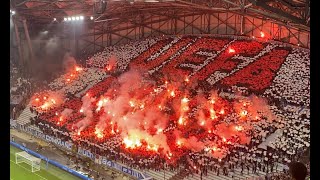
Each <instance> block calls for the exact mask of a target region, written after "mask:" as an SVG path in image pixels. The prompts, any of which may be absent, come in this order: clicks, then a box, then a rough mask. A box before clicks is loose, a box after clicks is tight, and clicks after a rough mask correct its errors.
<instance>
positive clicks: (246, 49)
mask: <svg viewBox="0 0 320 180" xmlns="http://www.w3.org/2000/svg"><path fill="white" fill-rule="evenodd" d="M290 48H291V47H284V46H283V45H281V44H276V43H261V42H256V41H248V40H243V39H241V40H236V39H228V38H214V37H192V36H186V37H168V38H163V39H151V40H150V39H149V40H145V41H141V42H134V43H130V44H127V45H125V46H118V47H108V48H106V49H105V50H104V51H102V52H101V53H97V54H96V55H94V56H93V57H92V58H90V59H89V60H88V61H87V63H88V64H89V66H91V67H99V68H105V66H106V65H107V64H108V60H109V59H110V57H111V56H112V55H115V56H116V57H117V68H119V69H120V70H122V71H124V70H127V68H131V69H133V68H138V69H139V68H140V69H146V70H148V73H149V74H150V75H151V77H152V78H153V79H154V80H155V81H156V83H157V85H158V88H160V89H161V88H162V89H163V86H165V84H164V85H163V77H165V78H166V79H170V78H172V81H174V80H176V79H174V78H173V75H176V77H177V76H179V77H185V79H184V81H185V83H182V84H179V85H178V87H177V89H179V90H177V91H176V94H175V96H176V98H177V99H179V98H182V97H183V93H181V94H178V93H179V92H184V91H186V90H190V91H189V92H188V93H189V94H191V96H192V97H196V96H197V95H198V94H201V93H208V92H209V90H210V89H212V88H213V86H215V88H218V89H219V92H220V91H221V92H228V93H229V95H227V97H225V98H222V97H219V98H221V99H222V100H221V102H223V103H222V104H224V103H225V104H224V105H223V106H222V107H223V108H224V111H225V115H223V114H224V113H221V117H220V115H219V120H220V121H223V122H225V123H227V124H232V122H234V121H235V119H239V118H241V117H240V116H239V114H237V113H235V110H234V109H232V108H230V104H231V103H233V102H236V101H238V99H237V98H235V96H234V95H235V94H237V95H238V96H240V97H241V96H248V95H250V94H252V93H254V94H258V95H262V96H264V97H265V98H266V99H267V100H268V104H269V105H268V107H269V109H270V111H271V112H272V114H273V116H268V115H266V114H263V113H258V114H257V116H258V117H257V116H255V117H250V118H251V119H255V118H257V119H259V120H248V121H247V122H246V124H245V123H244V124H243V125H245V127H252V128H250V130H249V131H245V135H244V136H245V137H247V136H248V137H250V141H249V143H247V144H246V143H239V141H240V139H239V136H238V137H230V138H228V139H226V138H221V135H219V134H217V133H216V132H213V130H212V131H211V130H210V129H209V130H208V129H205V128H201V125H200V128H198V129H193V128H191V127H188V126H186V127H184V128H179V129H180V130H181V129H182V131H183V132H185V133H186V134H185V136H187V137H192V136H195V137H196V138H197V139H202V140H203V142H205V141H206V140H210V141H212V142H214V143H215V144H216V145H217V147H214V149H213V147H210V148H211V149H210V148H204V149H202V150H198V151H194V150H192V148H186V147H181V146H180V145H179V144H178V145H177V144H176V138H175V137H174V136H173V135H172V133H173V131H174V130H175V129H177V128H178V127H177V126H178V124H177V123H175V121H177V119H178V118H179V117H175V116H171V118H173V119H172V120H171V121H169V123H168V126H167V127H166V128H165V129H163V133H164V134H166V137H167V142H168V145H169V147H170V150H171V153H172V154H174V155H172V154H171V153H169V154H163V153H159V152H157V151H152V150H150V149H148V148H150V147H148V148H146V147H145V146H141V147H139V148H138V147H136V148H126V147H125V144H124V143H123V137H122V136H121V135H120V132H119V129H118V128H117V127H116V126H113V125H112V126H107V128H106V129H107V130H105V131H103V133H104V137H103V138H97V137H96V133H95V124H97V122H98V120H99V117H100V116H101V115H102V114H103V112H102V111H99V112H94V113H93V114H92V119H93V121H92V124H90V125H89V126H88V127H86V128H85V129H84V130H83V131H81V135H80V136H79V134H80V133H79V132H78V133H79V134H78V136H76V134H77V133H74V132H73V131H74V130H73V124H76V123H78V122H80V121H81V120H83V119H84V118H85V116H84V114H83V113H82V112H81V107H82V106H83V102H82V101H81V98H80V96H78V97H77V96H74V95H76V94H77V93H79V92H80V91H81V92H83V93H81V95H84V94H86V95H87V94H89V96H91V97H96V98H98V97H100V96H101V95H105V94H106V93H109V94H108V95H109V96H110V97H111V96H113V94H112V92H115V91H116V90H117V88H115V87H116V86H115V85H114V83H113V82H114V80H115V79H117V77H113V76H107V74H108V73H106V72H105V71H102V70H98V69H93V68H88V69H85V68H84V69H82V71H81V72H77V73H74V76H76V77H74V78H71V75H70V74H67V75H65V76H62V77H61V78H59V79H57V80H56V81H55V82H53V83H52V84H50V87H51V88H52V90H55V91H58V90H62V92H63V93H65V94H71V95H72V96H68V98H67V99H66V100H65V101H64V102H62V103H61V104H59V105H56V106H53V107H52V108H51V109H46V110H45V111H42V110H41V108H39V107H37V105H34V106H33V107H32V108H31V110H32V111H33V112H35V113H36V114H37V116H36V118H35V123H36V124H37V125H38V126H39V127H40V129H42V130H43V131H44V132H45V133H47V134H51V135H55V136H58V137H59V138H61V139H64V140H72V141H73V142H74V143H76V144H78V145H80V146H81V147H85V148H88V149H90V150H91V152H95V153H96V154H99V155H103V156H106V157H107V158H108V159H112V160H116V161H121V162H122V163H125V164H127V165H129V166H131V167H134V168H138V169H155V170H160V169H163V168H164V167H167V169H171V170H173V169H176V168H178V167H179V166H186V167H187V168H189V169H190V172H192V173H197V172H198V173H200V172H201V173H202V174H204V175H206V174H207V171H208V170H211V171H214V172H216V173H217V175H219V174H224V175H229V176H232V174H233V171H234V169H235V168H241V172H242V173H249V172H250V173H251V172H253V173H255V172H257V171H263V172H265V173H267V174H268V173H272V172H276V170H277V166H278V165H279V164H288V163H290V162H292V161H296V160H299V158H300V156H301V154H302V153H303V152H304V151H305V150H306V148H308V147H309V146H310V144H309V142H310V136H309V134H310V131H309V130H310V121H309V118H310V110H309V94H310V84H309V78H308V77H309V71H308V68H309V63H310V59H309V51H307V50H304V49H296V48H292V50H291V49H290ZM213 60H214V61H213ZM211 74H214V75H215V76H212V75H211ZM159 76H160V78H159ZM292 76H294V78H292ZM67 79H69V81H70V82H68V81H67V82H66V80H67ZM197 80H200V82H198V81H197ZM201 80H202V81H201ZM110 89H111V90H113V91H110ZM193 91H196V92H193ZM168 92H169V89H168ZM160 94H161V92H160ZM192 94H193V95H192ZM38 96H39V98H40V99H41V98H42V95H41V94H40V95H38ZM159 97H161V96H160V95H159ZM190 99H191V98H190ZM195 99H196V98H195ZM97 102H98V99H96V100H95V101H93V102H92V104H95V103H97ZM193 103H194V104H193ZM167 106H168V107H167V109H168V111H169V112H170V111H172V109H173V108H172V107H170V103H169V104H167ZM198 108H199V107H198V104H197V103H195V102H193V100H191V101H190V109H191V111H190V115H191V116H192V113H193V112H196V111H197V110H199V109H198ZM67 109H69V110H71V111H72V112H70V113H67V114H68V115H66V116H65V117H63V119H61V116H60V115H61V114H63V112H65V113H66V112H67V111H66V110H67ZM218 109H219V110H217V112H218V111H220V112H221V107H219V108H218ZM57 114H59V115H57ZM168 114H170V113H168ZM245 115H246V114H245ZM248 119H249V115H248ZM194 121H195V124H196V123H197V120H196V118H194ZM270 122H272V123H270ZM198 127H199V126H198ZM203 129H205V130H206V132H203ZM218 129H219V128H218ZM239 131H242V130H239ZM273 135H276V136H275V137H274V138H272V139H271V140H270V136H273ZM170 143H171V144H170ZM262 144H266V145H265V147H262V146H261V145H262ZM216 149H219V152H221V153H220V154H219V155H214V156H213V155H212V154H215V153H216V152H215V151H216ZM279 176H281V175H279ZM276 177H278V175H275V176H274V179H276Z"/></svg>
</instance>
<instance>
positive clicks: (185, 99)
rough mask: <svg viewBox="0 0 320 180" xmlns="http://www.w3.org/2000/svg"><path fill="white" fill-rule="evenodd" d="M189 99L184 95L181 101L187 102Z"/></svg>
mask: <svg viewBox="0 0 320 180" xmlns="http://www.w3.org/2000/svg"><path fill="white" fill-rule="evenodd" d="M188 101H189V99H188V98H186V97H184V98H182V99H181V102H183V103H187V102H188Z"/></svg>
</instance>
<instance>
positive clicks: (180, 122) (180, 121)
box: [178, 117, 183, 125]
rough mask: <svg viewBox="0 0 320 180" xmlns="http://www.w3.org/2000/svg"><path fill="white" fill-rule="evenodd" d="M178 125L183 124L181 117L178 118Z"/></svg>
mask: <svg viewBox="0 0 320 180" xmlns="http://www.w3.org/2000/svg"><path fill="white" fill-rule="evenodd" d="M178 123H179V124H180V125H181V124H183V117H180V118H179V120H178Z"/></svg>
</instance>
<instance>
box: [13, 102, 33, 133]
mask: <svg viewBox="0 0 320 180" xmlns="http://www.w3.org/2000/svg"><path fill="white" fill-rule="evenodd" d="M30 117H35V115H34V114H32V113H31V111H30V104H28V105H27V106H26V107H25V109H24V110H23V111H22V113H21V114H20V116H19V117H18V119H17V123H18V124H21V125H23V126H26V127H27V126H29V125H31V121H30Z"/></svg>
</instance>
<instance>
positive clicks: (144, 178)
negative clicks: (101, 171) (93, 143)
mask: <svg viewBox="0 0 320 180" xmlns="http://www.w3.org/2000/svg"><path fill="white" fill-rule="evenodd" d="M101 164H103V165H105V166H108V167H111V168H114V169H116V170H118V171H121V172H123V173H125V174H129V175H131V176H133V177H136V178H138V179H141V180H147V179H152V178H151V177H149V176H148V175H146V174H144V173H142V172H140V171H137V170H134V169H131V168H129V167H126V166H123V165H121V164H118V163H116V162H113V161H110V160H107V159H106V158H105V157H104V156H101Z"/></svg>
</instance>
